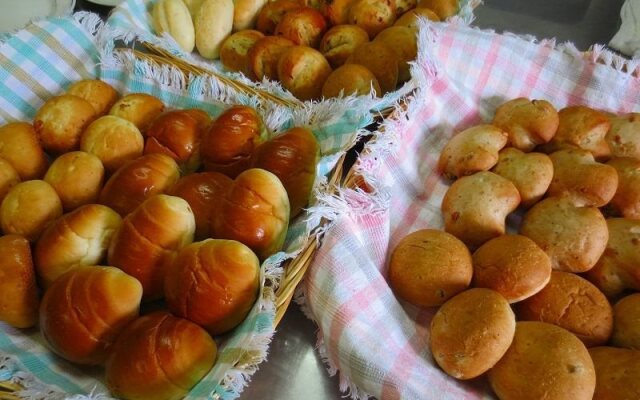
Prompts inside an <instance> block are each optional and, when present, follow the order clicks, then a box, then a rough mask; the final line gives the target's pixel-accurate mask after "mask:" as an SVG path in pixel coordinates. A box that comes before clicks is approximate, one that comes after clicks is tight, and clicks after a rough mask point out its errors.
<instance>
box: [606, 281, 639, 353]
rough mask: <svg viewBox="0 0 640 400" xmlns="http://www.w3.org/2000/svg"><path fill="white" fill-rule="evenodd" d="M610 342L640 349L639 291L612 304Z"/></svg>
mask: <svg viewBox="0 0 640 400" xmlns="http://www.w3.org/2000/svg"><path fill="white" fill-rule="evenodd" d="M611 344H612V345H614V346H617V347H626V348H628V349H633V350H640V293H633V294H630V295H628V296H626V297H623V298H622V299H620V300H618V302H617V303H616V304H615V305H614V306H613V335H612V336H611Z"/></svg>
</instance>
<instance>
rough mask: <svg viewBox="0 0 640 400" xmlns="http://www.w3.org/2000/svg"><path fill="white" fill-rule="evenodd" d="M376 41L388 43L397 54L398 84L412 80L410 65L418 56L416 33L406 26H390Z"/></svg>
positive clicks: (379, 34) (377, 36)
mask: <svg viewBox="0 0 640 400" xmlns="http://www.w3.org/2000/svg"><path fill="white" fill-rule="evenodd" d="M374 40H375V41H381V42H383V43H386V44H387V46H388V47H389V48H390V49H392V50H393V51H394V52H395V53H396V57H397V60H398V82H406V81H408V80H409V79H411V69H410V66H409V63H410V62H411V61H414V60H415V59H416V57H417V55H418V39H417V37H416V32H415V31H414V30H413V29H411V28H408V27H406V26H390V27H388V28H386V29H384V30H383V31H381V32H380V33H378V35H376V38H375V39H374Z"/></svg>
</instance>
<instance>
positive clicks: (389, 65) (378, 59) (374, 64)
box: [345, 42, 398, 95]
mask: <svg viewBox="0 0 640 400" xmlns="http://www.w3.org/2000/svg"><path fill="white" fill-rule="evenodd" d="M396 58H397V57H396V53H395V52H394V51H393V50H391V49H390V48H389V46H387V45H386V44H384V43H382V42H366V43H362V44H361V45H359V46H358V47H356V49H355V50H354V51H353V53H352V54H351V56H349V58H347V61H345V64H360V65H362V66H364V67H367V69H368V70H369V71H371V72H373V74H374V75H375V76H376V79H377V80H378V83H379V84H380V89H382V93H381V94H382V95H385V94H387V93H388V92H392V91H394V90H396V86H397V85H398V63H397V60H396Z"/></svg>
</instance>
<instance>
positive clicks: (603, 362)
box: [589, 347, 640, 400]
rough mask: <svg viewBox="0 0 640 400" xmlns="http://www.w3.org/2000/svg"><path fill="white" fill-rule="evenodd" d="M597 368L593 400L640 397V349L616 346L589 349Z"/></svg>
mask: <svg viewBox="0 0 640 400" xmlns="http://www.w3.org/2000/svg"><path fill="white" fill-rule="evenodd" d="M589 354H590V355H591V359H592V360H593V365H594V367H595V370H596V391H595V393H594V394H593V400H622V399H625V400H626V399H628V400H632V399H637V398H639V397H640V351H637V350H629V349H618V348H615V347H594V348H591V349H589Z"/></svg>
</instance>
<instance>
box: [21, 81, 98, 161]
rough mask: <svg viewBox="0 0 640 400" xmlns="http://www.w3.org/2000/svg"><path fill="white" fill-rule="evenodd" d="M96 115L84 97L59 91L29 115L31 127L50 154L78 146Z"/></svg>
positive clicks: (77, 147) (63, 151)
mask: <svg viewBox="0 0 640 400" xmlns="http://www.w3.org/2000/svg"><path fill="white" fill-rule="evenodd" d="M95 118H96V111H95V109H94V108H93V106H92V105H91V103H89V102H88V101H86V100H85V99H83V98H82V97H78V96H74V95H71V94H63V95H60V96H56V97H52V98H50V99H49V100H47V101H46V102H45V103H44V104H43V105H42V107H40V109H38V111H37V112H36V115H35V117H33V127H34V129H35V131H36V134H37V135H38V138H39V139H40V143H42V147H43V148H44V150H46V151H48V152H49V153H52V154H60V153H65V152H67V151H71V150H77V149H79V148H80V136H81V135H82V132H84V130H85V128H86V127H87V126H88V125H89V124H90V123H91V122H93V120H94V119H95Z"/></svg>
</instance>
